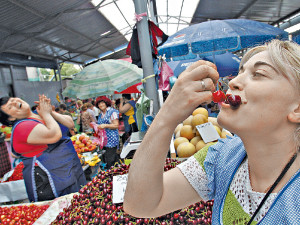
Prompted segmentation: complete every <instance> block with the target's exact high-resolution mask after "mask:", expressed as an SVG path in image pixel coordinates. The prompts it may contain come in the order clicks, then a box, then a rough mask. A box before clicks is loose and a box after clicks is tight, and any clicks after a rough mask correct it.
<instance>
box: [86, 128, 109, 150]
mask: <svg viewBox="0 0 300 225" xmlns="http://www.w3.org/2000/svg"><path fill="white" fill-rule="evenodd" d="M90 125H91V126H92V127H93V128H94V130H95V134H96V136H95V137H96V138H95V139H94V140H93V142H95V143H96V144H97V145H99V148H100V149H103V147H104V146H105V145H106V144H107V135H106V131H105V129H98V125H97V124H96V123H95V122H91V123H90Z"/></svg>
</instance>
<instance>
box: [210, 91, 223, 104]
mask: <svg viewBox="0 0 300 225" xmlns="http://www.w3.org/2000/svg"><path fill="white" fill-rule="evenodd" d="M212 95H213V98H212V100H213V102H215V103H218V102H224V101H225V100H226V96H225V94H224V92H223V91H221V90H218V91H215V92H214V93H213V94H212Z"/></svg>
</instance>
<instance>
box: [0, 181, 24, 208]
mask: <svg viewBox="0 0 300 225" xmlns="http://www.w3.org/2000/svg"><path fill="white" fill-rule="evenodd" d="M24 199H28V195H27V192H26V187H25V182H24V180H17V181H10V182H5V183H0V203H4V202H13V201H18V200H24Z"/></svg>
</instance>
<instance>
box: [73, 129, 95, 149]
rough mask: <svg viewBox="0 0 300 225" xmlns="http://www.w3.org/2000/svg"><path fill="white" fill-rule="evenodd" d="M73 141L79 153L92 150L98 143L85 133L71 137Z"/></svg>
mask: <svg viewBox="0 0 300 225" xmlns="http://www.w3.org/2000/svg"><path fill="white" fill-rule="evenodd" d="M71 140H72V143H73V145H74V148H75V150H76V152H77V153H79V154H80V153H83V152H92V151H94V150H95V149H96V148H97V145H96V144H95V143H94V142H93V141H92V140H91V139H90V137H89V136H88V135H86V134H84V133H81V134H77V135H74V136H72V137H71Z"/></svg>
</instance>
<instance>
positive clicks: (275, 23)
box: [271, 8, 300, 26]
mask: <svg viewBox="0 0 300 225" xmlns="http://www.w3.org/2000/svg"><path fill="white" fill-rule="evenodd" d="M298 13H300V8H299V9H296V10H295V11H293V12H291V13H289V14H287V15H286V16H284V17H281V18H280V19H279V20H276V21H275V22H273V23H271V25H273V26H274V25H279V23H281V22H282V21H284V20H287V19H289V18H291V17H292V16H295V15H296V14H298Z"/></svg>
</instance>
